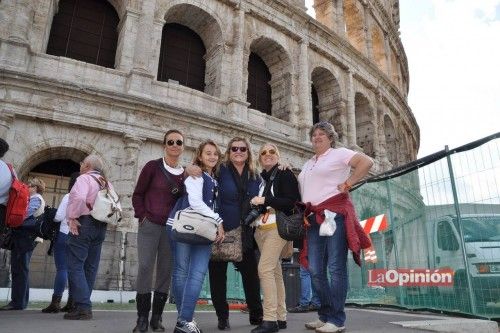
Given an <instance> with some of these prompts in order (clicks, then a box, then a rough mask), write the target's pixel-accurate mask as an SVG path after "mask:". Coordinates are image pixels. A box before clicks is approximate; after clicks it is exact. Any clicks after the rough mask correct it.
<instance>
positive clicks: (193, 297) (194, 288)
mask: <svg viewBox="0 0 500 333" xmlns="http://www.w3.org/2000/svg"><path fill="white" fill-rule="evenodd" d="M220 158H221V152H220V150H219V148H218V147H217V145H216V144H215V142H213V141H212V140H207V141H204V142H202V143H201V144H200V145H199V146H198V149H197V150H196V154H195V159H194V161H193V164H194V165H197V166H199V167H200V168H201V169H202V170H203V174H202V176H201V177H197V178H194V177H188V178H186V180H185V181H184V184H185V186H186V195H185V196H184V197H183V198H181V199H180V200H179V201H178V202H177V204H176V205H175V207H174V209H172V211H171V212H170V217H169V221H168V222H167V228H168V229H167V230H171V228H170V225H171V223H172V222H173V219H174V216H175V214H176V213H177V212H178V211H180V210H182V209H185V208H188V207H190V208H191V209H192V210H194V211H195V212H197V213H199V214H201V215H204V216H207V217H210V218H212V219H213V220H215V221H216V222H217V223H218V229H217V236H216V239H215V242H221V241H222V240H223V239H224V229H223V227H222V218H221V217H220V216H219V214H218V213H217V212H218V208H219V204H218V200H217V193H218V190H217V189H218V183H217V180H216V179H215V174H216V171H217V169H218V166H219V161H220ZM172 242H173V246H174V248H175V250H174V270H173V274H172V291H173V293H174V297H175V305H176V307H177V313H178V316H177V324H176V326H175V329H174V333H187V332H192V333H199V332H200V331H201V330H200V329H199V328H198V326H197V324H196V322H195V321H194V320H193V314H194V309H195V306H196V301H197V300H198V297H199V296H200V292H201V288H202V286H203V281H204V280H205V275H206V274H207V271H208V262H209V260H210V255H211V248H212V245H211V244H203V245H194V244H189V243H186V242H183V241H175V240H172Z"/></svg>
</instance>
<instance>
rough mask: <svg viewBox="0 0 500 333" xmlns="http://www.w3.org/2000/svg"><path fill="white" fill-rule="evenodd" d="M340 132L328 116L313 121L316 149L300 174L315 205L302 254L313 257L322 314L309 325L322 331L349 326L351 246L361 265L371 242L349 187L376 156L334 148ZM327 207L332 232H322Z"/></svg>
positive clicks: (303, 190) (305, 195) (307, 198)
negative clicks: (332, 217) (346, 308)
mask: <svg viewBox="0 0 500 333" xmlns="http://www.w3.org/2000/svg"><path fill="white" fill-rule="evenodd" d="M335 135H336V133H335V131H334V128H333V126H332V125H331V124H330V123H328V122H326V121H322V122H319V123H316V124H314V125H313V127H312V128H311V130H310V132H309V136H310V139H311V142H312V146H313V149H314V152H315V154H314V156H313V157H312V158H311V159H310V160H308V161H307V162H306V163H305V164H304V166H303V167H302V171H301V173H300V174H299V184H300V190H301V196H302V201H303V202H305V203H307V204H309V205H310V206H309V208H308V209H307V210H306V216H308V219H309V221H310V228H309V229H308V231H307V239H306V241H307V246H306V247H305V249H307V253H305V252H304V253H302V254H301V257H302V258H307V260H308V261H309V263H308V264H309V266H308V267H309V271H310V273H311V278H312V285H313V288H314V290H315V291H316V293H317V294H318V296H319V299H320V302H321V307H320V309H319V310H318V315H319V318H318V319H317V320H315V321H312V322H309V323H307V324H306V328H308V329H315V330H316V332H318V333H330V332H339V331H341V330H344V329H345V327H344V323H345V319H346V315H345V311H344V306H345V300H346V296H347V283H348V281H347V250H348V249H350V250H351V251H352V252H353V255H354V256H355V260H356V262H357V263H358V264H360V259H359V255H360V250H361V248H366V247H368V246H370V241H369V239H368V237H367V236H366V234H365V233H364V231H363V229H362V228H361V226H360V225H359V221H358V220H357V217H356V213H355V211H354V206H353V204H352V202H351V199H350V197H349V189H350V188H351V186H352V185H354V184H355V183H356V182H358V181H360V180H361V179H362V178H363V177H365V176H366V175H367V174H368V171H369V170H370V168H371V167H372V165H373V161H372V160H371V158H369V157H368V156H366V155H364V154H363V153H358V152H355V151H352V150H349V149H346V148H332V147H334V144H335V141H334V139H335ZM351 169H353V172H352V173H351ZM326 209H327V210H329V211H331V212H335V213H336V214H337V215H336V217H335V220H334V221H332V223H335V225H336V229H335V231H334V232H333V235H332V236H320V232H319V230H320V224H321V223H322V222H323V221H324V218H325V214H324V211H325V210H326ZM309 213H312V214H311V215H309ZM329 223H330V221H329ZM325 226H327V225H325ZM332 229H333V228H332ZM347 235H349V237H348V236H347ZM360 245H361V248H360ZM301 264H302V263H301ZM306 265H307V264H306ZM327 269H328V273H329V274H327Z"/></svg>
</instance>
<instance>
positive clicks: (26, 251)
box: [0, 178, 45, 310]
mask: <svg viewBox="0 0 500 333" xmlns="http://www.w3.org/2000/svg"><path fill="white" fill-rule="evenodd" d="M28 187H29V193H30V199H29V203H28V212H27V214H26V218H25V219H24V221H23V224H22V225H21V226H20V227H18V228H14V229H12V242H13V248H12V250H11V253H10V265H11V274H12V295H11V298H12V300H11V301H10V302H9V304H7V305H5V306H3V307H1V308H0V310H24V309H26V307H27V306H28V301H29V292H30V286H29V265H30V260H31V255H32V254H33V250H34V249H35V246H36V243H35V238H36V231H35V224H36V218H37V217H39V216H41V215H42V214H43V212H44V209H45V200H43V198H42V194H43V192H44V191H45V183H44V182H43V181H42V180H40V179H38V178H31V179H29V180H28Z"/></svg>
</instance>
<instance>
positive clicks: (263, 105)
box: [247, 52, 272, 115]
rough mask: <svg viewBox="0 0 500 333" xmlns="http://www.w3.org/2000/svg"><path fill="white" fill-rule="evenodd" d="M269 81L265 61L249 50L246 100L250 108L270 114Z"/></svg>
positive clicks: (269, 74)
mask: <svg viewBox="0 0 500 333" xmlns="http://www.w3.org/2000/svg"><path fill="white" fill-rule="evenodd" d="M269 81H271V73H270V72H269V69H268V67H267V65H266V63H265V62H264V60H262V58H261V57H259V56H258V55H257V54H255V53H254V52H251V53H250V57H249V59H248V88H247V102H248V103H250V108H252V109H255V110H259V111H260V112H263V113H265V114H268V115H271V109H272V103H271V85H270V84H269Z"/></svg>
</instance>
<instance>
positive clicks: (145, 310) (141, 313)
mask: <svg viewBox="0 0 500 333" xmlns="http://www.w3.org/2000/svg"><path fill="white" fill-rule="evenodd" d="M135 301H136V303H137V325H135V327H134V330H133V331H132V332H147V331H148V317H149V310H150V309H151V293H146V294H137V296H135Z"/></svg>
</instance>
